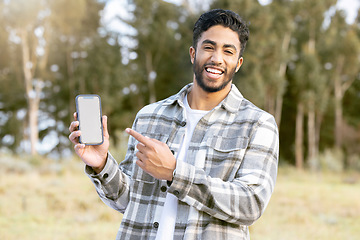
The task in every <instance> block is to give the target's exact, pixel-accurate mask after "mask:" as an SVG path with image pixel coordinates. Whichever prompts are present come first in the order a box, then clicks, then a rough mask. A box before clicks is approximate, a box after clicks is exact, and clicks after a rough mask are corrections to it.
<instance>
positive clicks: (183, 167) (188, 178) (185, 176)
mask: <svg viewBox="0 0 360 240" xmlns="http://www.w3.org/2000/svg"><path fill="white" fill-rule="evenodd" d="M194 178H195V166H193V165H191V164H188V163H186V162H183V161H177V163H176V169H175V174H174V177H173V181H172V183H171V186H170V187H169V190H168V192H169V193H171V194H173V195H175V196H176V197H177V198H178V199H180V200H181V199H183V198H185V197H186V196H187V195H188V193H189V191H190V189H191V186H192V184H193V182H194Z"/></svg>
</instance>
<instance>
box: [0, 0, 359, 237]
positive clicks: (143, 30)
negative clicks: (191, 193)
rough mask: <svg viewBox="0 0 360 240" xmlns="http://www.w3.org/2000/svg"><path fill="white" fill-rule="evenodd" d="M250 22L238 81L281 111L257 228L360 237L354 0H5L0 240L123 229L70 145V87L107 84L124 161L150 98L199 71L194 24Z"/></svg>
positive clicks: (107, 109) (0, 22) (114, 147)
mask: <svg viewBox="0 0 360 240" xmlns="http://www.w3.org/2000/svg"><path fill="white" fill-rule="evenodd" d="M212 8H224V9H230V10H233V11H235V12H237V13H239V14H240V15H241V16H242V17H243V18H244V19H246V20H247V22H248V23H249V27H250V40H249V42H248V45H247V48H246V50H245V52H244V56H243V57H244V64H243V66H242V68H241V70H240V71H239V73H238V74H236V75H235V77H234V81H233V82H234V84H236V85H237V87H238V88H239V89H240V91H241V92H242V94H243V95H244V97H246V98H247V99H249V100H250V101H252V102H253V103H254V104H255V105H257V106H258V107H260V108H262V109H264V110H266V111H268V112H270V113H271V114H273V115H274V116H275V118H276V121H277V124H278V126H279V131H280V161H279V165H280V168H279V176H278V182H277V185H276V188H275V192H274V195H273V198H272V199H271V201H270V204H269V206H268V208H267V210H266V211H265V214H264V215H263V217H262V218H261V219H260V220H259V221H258V222H256V223H255V224H254V225H253V226H251V228H250V230H251V234H252V239H255V240H256V239H357V238H358V236H360V201H359V199H360V191H359V190H360V144H359V143H360V113H359V109H360V15H359V9H360V1H359V0H317V1H314V0H272V1H271V0H262V1H260V0H259V1H256V0H109V1H106V0H76V1H74V0H56V1H55V0H1V1H0V239H99V238H100V237H101V238H103V239H114V238H115V236H116V232H117V228H118V226H119V224H120V221H121V214H118V213H117V212H115V211H114V210H111V209H109V208H108V207H107V206H105V205H104V204H103V203H102V202H101V201H100V200H99V199H98V198H97V195H96V192H95V190H94V188H93V187H92V185H91V183H90V181H89V180H88V179H86V176H85V174H83V167H84V166H83V164H82V162H81V161H80V160H79V159H78V158H77V157H75V156H74V151H73V146H72V144H71V143H70V141H69V140H68V135H69V131H68V127H69V125H70V122H71V121H72V120H73V118H72V115H73V112H75V96H76V95H78V94H81V93H93V94H98V95H100V96H101V98H102V111H103V114H106V115H107V116H108V117H109V132H110V137H111V151H112V152H113V155H115V156H116V158H117V159H118V161H119V162H120V161H121V160H122V159H123V156H124V151H125V147H126V143H127V136H126V134H124V129H125V128H126V127H129V126H131V125H132V121H133V120H134V118H135V114H136V113H137V111H138V110H139V109H140V108H142V107H143V106H144V105H146V104H148V103H151V102H155V101H157V100H161V99H163V98H166V97H168V96H170V95H172V94H175V93H177V92H178V91H179V90H180V89H181V88H182V87H183V86H184V85H186V84H187V83H190V82H191V81H192V65H191V63H190V58H189V54H188V50H189V47H190V45H191V43H192V27H193V25H194V23H195V21H196V20H197V18H198V17H199V15H200V14H201V13H202V12H204V11H206V10H209V9H212Z"/></svg>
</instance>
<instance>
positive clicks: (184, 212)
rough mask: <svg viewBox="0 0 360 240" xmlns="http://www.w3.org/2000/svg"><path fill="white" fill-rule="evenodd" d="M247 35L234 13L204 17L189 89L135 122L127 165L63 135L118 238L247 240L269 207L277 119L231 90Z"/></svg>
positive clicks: (148, 109) (150, 108)
mask: <svg viewBox="0 0 360 240" xmlns="http://www.w3.org/2000/svg"><path fill="white" fill-rule="evenodd" d="M248 35H249V30H248V27H247V26H246V24H245V23H244V21H243V20H242V19H241V18H240V17H239V16H238V15H237V14H235V13H234V12H232V11H228V10H226V11H225V10H212V11H209V12H206V13H204V14H203V15H202V16H201V17H200V18H199V20H198V21H197V22H196V24H195V27H194V36H193V46H192V47H190V51H189V52H190V58H191V62H192V64H193V66H194V67H193V68H194V78H193V83H192V84H189V85H187V86H185V87H184V88H183V89H182V90H181V91H180V92H179V93H178V94H176V95H174V96H171V97H169V98H167V99H165V100H163V101H160V102H157V103H154V104H150V105H148V106H146V107H144V108H143V109H142V110H140V111H139V113H138V114H137V116H136V119H135V121H134V124H133V127H132V129H129V128H128V129H126V132H127V133H128V134H130V135H131V137H130V138H129V143H128V150H127V154H126V157H125V160H124V161H122V162H121V163H120V165H119V166H118V165H117V162H116V161H115V160H114V158H113V157H112V156H111V154H110V153H108V148H109V134H108V131H107V118H106V116H103V123H104V139H105V141H104V143H103V144H102V145H99V146H84V145H82V144H79V142H78V137H79V136H80V135H81V132H80V131H78V130H77V127H78V125H79V123H78V121H76V115H75V121H74V122H72V123H71V125H70V128H69V129H70V131H71V134H70V136H69V138H70V140H71V141H72V142H73V143H74V144H75V151H76V153H77V154H78V155H79V156H80V158H81V159H82V160H83V161H84V163H85V164H86V173H87V174H88V176H89V177H90V179H91V180H92V182H93V183H94V184H95V187H96V190H97V192H98V194H99V196H100V198H101V199H102V200H103V201H104V202H105V203H106V204H107V205H109V206H110V207H112V208H114V209H116V210H118V211H120V212H122V213H123V214H124V215H123V220H122V223H121V226H120V229H119V232H118V235H117V239H131V240H134V239H156V240H160V239H166V240H168V239H205V240H209V239H219V240H220V239H221V240H224V239H249V238H250V237H249V230H248V226H249V225H251V224H252V223H254V221H255V220H257V219H258V218H259V217H260V216H261V214H262V213H263V212H264V209H265V207H266V206H267V204H268V202H269V199H270V196H271V194H272V192H273V190H274V185H275V180H276V175H277V164H278V132H277V126H276V123H275V121H274V118H273V117H272V116H271V115H270V114H268V113H266V112H264V111H262V110H260V109H259V108H257V107H255V106H254V105H253V104H251V103H250V102H249V101H248V100H246V99H244V98H243V96H242V95H241V93H240V92H239V90H238V89H237V88H236V87H235V85H233V84H232V78H233V76H234V74H235V73H236V72H237V71H238V70H239V69H240V67H241V65H242V63H243V57H242V53H243V51H244V49H245V46H246V42H247V40H248Z"/></svg>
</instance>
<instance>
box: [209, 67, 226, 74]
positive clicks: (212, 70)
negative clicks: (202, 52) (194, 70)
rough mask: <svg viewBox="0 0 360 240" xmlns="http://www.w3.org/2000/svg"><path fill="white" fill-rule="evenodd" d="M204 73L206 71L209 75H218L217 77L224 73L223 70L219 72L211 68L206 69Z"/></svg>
mask: <svg viewBox="0 0 360 240" xmlns="http://www.w3.org/2000/svg"><path fill="white" fill-rule="evenodd" d="M205 71H207V72H208V73H211V74H218V75H221V74H223V73H224V71H223V70H220V69H217V68H212V67H206V68H205Z"/></svg>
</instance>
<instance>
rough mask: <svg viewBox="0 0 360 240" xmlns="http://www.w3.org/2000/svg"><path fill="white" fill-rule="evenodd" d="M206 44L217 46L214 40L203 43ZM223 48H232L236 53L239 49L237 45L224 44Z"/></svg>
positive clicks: (206, 40)
mask: <svg viewBox="0 0 360 240" xmlns="http://www.w3.org/2000/svg"><path fill="white" fill-rule="evenodd" d="M204 44H211V45H214V46H216V45H217V44H216V42H214V41H212V40H209V39H205V40H204V41H203V42H202V45H204ZM223 48H232V49H234V50H235V51H237V48H236V47H235V45H233V44H224V46H223Z"/></svg>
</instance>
